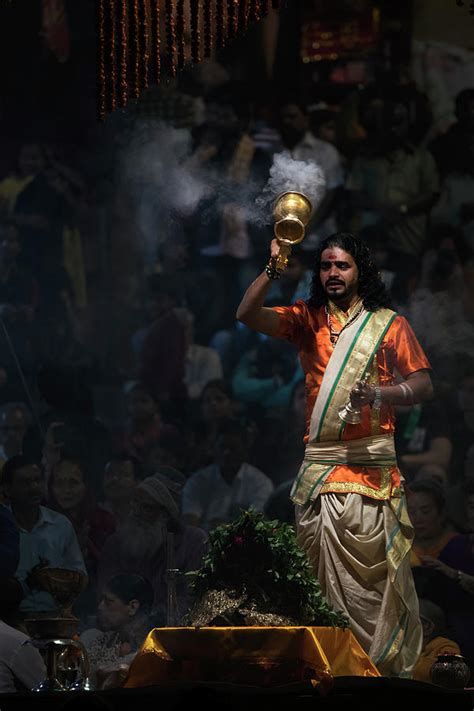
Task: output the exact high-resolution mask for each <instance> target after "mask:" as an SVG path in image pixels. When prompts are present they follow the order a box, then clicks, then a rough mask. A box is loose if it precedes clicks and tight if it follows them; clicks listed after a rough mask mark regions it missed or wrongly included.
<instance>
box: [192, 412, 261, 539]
mask: <svg viewBox="0 0 474 711" xmlns="http://www.w3.org/2000/svg"><path fill="white" fill-rule="evenodd" d="M247 454H248V434H247V431H246V430H245V428H244V426H243V425H241V424H240V423H239V422H236V421H234V420H228V421H224V422H223V423H222V424H221V425H220V427H219V430H218V435H217V440H216V447H215V460H214V463H213V464H211V465H209V466H208V467H205V468H204V469H199V470H198V471H196V472H194V474H193V475H192V476H191V477H190V478H189V479H188V481H187V482H186V485H185V487H184V491H183V515H184V518H185V520H186V521H187V522H188V523H191V524H193V525H195V526H201V527H202V528H205V529H206V530H208V531H210V530H211V529H212V528H214V526H216V525H219V524H221V523H228V522H230V521H232V519H234V518H235V517H236V516H238V515H239V513H240V512H241V511H242V510H245V509H249V508H253V509H256V510H257V511H263V508H264V506H265V504H266V502H267V499H268V498H269V496H270V494H271V493H272V491H273V488H274V487H273V484H272V482H271V481H270V479H269V478H268V477H267V476H266V475H265V474H264V473H263V472H261V471H260V470H259V469H257V468H256V467H253V466H252V465H251V464H248V463H247V462H246V457H247Z"/></svg>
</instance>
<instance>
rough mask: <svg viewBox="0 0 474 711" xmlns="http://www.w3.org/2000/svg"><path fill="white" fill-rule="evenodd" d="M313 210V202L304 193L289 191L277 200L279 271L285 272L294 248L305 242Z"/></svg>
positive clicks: (274, 215)
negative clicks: (306, 229) (306, 228)
mask: <svg viewBox="0 0 474 711" xmlns="http://www.w3.org/2000/svg"><path fill="white" fill-rule="evenodd" d="M312 210H313V208H312V205H311V202H310V201H309V199H308V198H307V197H306V195H303V193H299V192H296V191H289V192H286V193H282V194H281V195H279V197H278V198H277V199H276V202H275V207H274V209H273V217H274V219H275V225H274V233H275V237H276V239H277V240H278V242H279V243H280V254H279V255H278V258H277V261H276V265H275V266H276V269H277V270H278V271H283V270H284V269H285V267H286V265H287V264H288V257H289V255H290V253H291V248H292V246H293V245H294V244H299V243H300V242H302V241H303V239H304V236H305V227H306V225H307V224H308V222H309V219H310V217H311V212H312Z"/></svg>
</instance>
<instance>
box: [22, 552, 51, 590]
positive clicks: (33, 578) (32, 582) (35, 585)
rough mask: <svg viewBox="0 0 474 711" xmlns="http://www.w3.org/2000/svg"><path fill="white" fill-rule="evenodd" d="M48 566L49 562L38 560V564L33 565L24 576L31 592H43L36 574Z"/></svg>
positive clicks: (42, 559) (43, 559)
mask: <svg viewBox="0 0 474 711" xmlns="http://www.w3.org/2000/svg"><path fill="white" fill-rule="evenodd" d="M48 565H49V561H47V560H46V559H45V558H40V562H39V563H38V564H37V565H35V566H34V568H31V570H30V571H29V573H28V574H27V576H26V584H27V585H28V587H29V588H30V589H31V590H44V586H43V584H42V582H41V580H40V578H39V577H38V573H39V571H40V570H42V568H47V567H48Z"/></svg>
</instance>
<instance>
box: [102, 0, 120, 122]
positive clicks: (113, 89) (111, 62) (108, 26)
mask: <svg viewBox="0 0 474 711" xmlns="http://www.w3.org/2000/svg"><path fill="white" fill-rule="evenodd" d="M116 11H117V9H116V6H115V0H109V3H108V16H107V17H106V19H105V32H106V33H107V35H108V36H109V38H110V39H109V46H108V49H107V52H106V53H105V60H106V61H105V71H106V75H108V76H109V81H108V84H109V87H110V90H109V102H108V107H107V108H108V110H109V111H115V109H116V108H117V72H116V18H117V14H116Z"/></svg>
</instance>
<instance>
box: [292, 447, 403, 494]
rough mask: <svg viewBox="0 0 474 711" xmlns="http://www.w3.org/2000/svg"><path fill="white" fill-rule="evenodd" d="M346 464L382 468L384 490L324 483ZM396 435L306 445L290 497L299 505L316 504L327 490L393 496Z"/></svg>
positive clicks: (348, 483)
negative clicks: (392, 481)
mask: <svg viewBox="0 0 474 711" xmlns="http://www.w3.org/2000/svg"><path fill="white" fill-rule="evenodd" d="M340 465H346V466H353V467H366V468H374V469H381V470H382V471H381V487H380V489H372V488H371V487H368V486H365V485H364V484H358V483H357V482H347V483H346V482H333V483H331V484H328V485H327V488H326V489H325V481H326V479H327V477H328V476H329V474H330V473H331V472H332V471H333V470H334V467H336V466H340ZM396 465H397V460H396V455H395V443H394V439H393V435H385V434H383V435H372V436H370V437H361V438H360V439H352V440H345V441H341V440H337V441H335V442H311V443H308V444H307V445H306V450H305V457H304V460H303V463H302V465H301V467H300V470H299V472H298V475H297V477H296V479H295V482H294V484H293V486H292V489H291V493H290V496H291V498H292V500H293V501H294V502H295V503H297V504H303V505H304V504H306V503H308V501H314V500H315V499H316V498H317V497H318V496H319V494H321V493H323V492H324V490H325V491H343V492H347V491H354V492H356V493H360V494H365V495H366V496H371V497H372V498H377V499H387V498H389V497H390V493H391V491H390V489H391V471H390V470H391V468H392V467H396Z"/></svg>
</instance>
